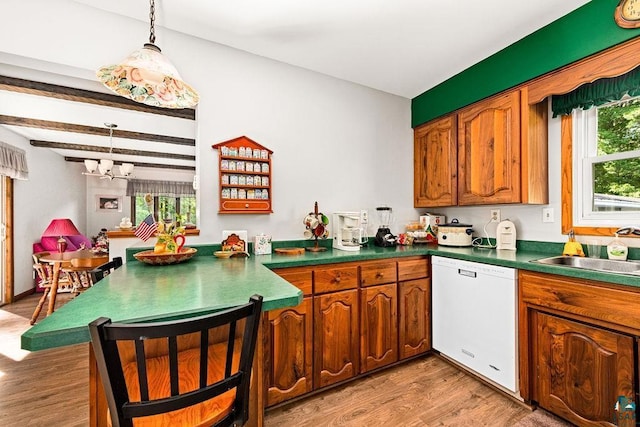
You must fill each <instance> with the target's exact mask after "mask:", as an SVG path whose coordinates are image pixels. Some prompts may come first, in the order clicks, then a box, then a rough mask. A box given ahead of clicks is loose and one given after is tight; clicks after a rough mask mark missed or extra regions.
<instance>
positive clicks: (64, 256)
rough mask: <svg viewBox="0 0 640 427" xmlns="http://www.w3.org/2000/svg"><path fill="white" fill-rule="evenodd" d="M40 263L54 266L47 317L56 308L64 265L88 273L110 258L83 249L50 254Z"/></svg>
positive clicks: (43, 257)
mask: <svg viewBox="0 0 640 427" xmlns="http://www.w3.org/2000/svg"><path fill="white" fill-rule="evenodd" d="M40 261H42V262H48V263H49V264H52V265H53V278H52V280H51V291H50V292H49V307H48V308H47V316H48V315H50V314H51V313H53V312H54V310H55V307H56V295H57V293H58V279H59V278H60V269H61V268H62V265H63V264H65V263H67V264H70V265H72V266H73V267H76V268H79V269H85V270H87V271H89V270H93V269H94V268H96V267H97V266H99V265H102V264H104V263H105V262H108V261H109V256H108V255H104V254H94V253H93V252H91V251H90V250H88V249H81V250H79V251H72V252H62V253H60V252H50V253H49V255H43V256H41V257H40Z"/></svg>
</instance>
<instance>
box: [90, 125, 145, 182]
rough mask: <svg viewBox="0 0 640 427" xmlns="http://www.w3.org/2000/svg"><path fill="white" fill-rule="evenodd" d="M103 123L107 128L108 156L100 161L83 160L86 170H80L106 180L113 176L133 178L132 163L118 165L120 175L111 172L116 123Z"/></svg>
mask: <svg viewBox="0 0 640 427" xmlns="http://www.w3.org/2000/svg"><path fill="white" fill-rule="evenodd" d="M104 125H105V126H106V127H107V128H109V158H108V159H100V161H98V160H91V159H87V160H85V161H84V167H85V168H87V171H86V172H82V174H83V175H88V176H98V177H100V179H108V180H112V179H113V178H120V179H129V178H133V175H132V174H133V163H123V164H121V165H119V166H118V169H119V170H120V175H116V174H114V173H113V154H112V152H113V129H115V128H117V127H118V125H116V124H114V123H105V124H104Z"/></svg>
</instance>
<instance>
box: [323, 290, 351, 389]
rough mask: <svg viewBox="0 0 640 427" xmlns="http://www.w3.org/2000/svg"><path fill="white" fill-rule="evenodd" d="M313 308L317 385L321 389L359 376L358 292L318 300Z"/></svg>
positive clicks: (337, 294) (343, 292)
mask: <svg viewBox="0 0 640 427" xmlns="http://www.w3.org/2000/svg"><path fill="white" fill-rule="evenodd" d="M313 304H314V313H313V322H314V325H315V329H314V345H315V352H314V354H315V358H314V378H313V381H314V384H315V387H316V388H319V387H324V386H327V385H330V384H334V383H337V382H339V381H342V380H346V379H348V378H351V377H353V376H355V375H356V374H357V373H358V369H359V366H358V365H359V360H360V358H359V351H358V344H359V341H360V340H359V334H358V290H357V289H353V290H348V291H341V292H334V293H331V294H326V295H320V296H316V297H314V299H313Z"/></svg>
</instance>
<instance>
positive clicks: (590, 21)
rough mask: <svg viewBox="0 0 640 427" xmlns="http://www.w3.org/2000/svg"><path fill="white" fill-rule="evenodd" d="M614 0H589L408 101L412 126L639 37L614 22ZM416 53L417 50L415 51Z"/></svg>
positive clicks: (615, 3) (616, 2) (638, 31)
mask: <svg viewBox="0 0 640 427" xmlns="http://www.w3.org/2000/svg"><path fill="white" fill-rule="evenodd" d="M617 5H618V0H591V1H590V2H589V3H587V4H585V5H584V6H582V7H580V8H578V9H576V10H575V11H573V12H571V13H570V14H568V15H565V16H563V17H562V18H560V19H558V20H556V21H554V22H552V23H551V24H549V25H547V26H545V27H543V28H541V29H540V30H538V31H536V32H534V33H532V34H530V35H528V36H526V37H525V38H523V39H521V40H519V41H517V42H516V43H514V44H512V45H510V46H508V47H506V48H504V49H503V50H501V51H499V52H497V53H495V54H494V55H492V56H490V57H488V58H486V59H484V60H482V61H480V62H478V63H477V64H475V65H473V66H471V67H469V68H467V69H466V70H464V71H462V72H461V73H459V74H457V75H455V76H453V77H451V78H450V79H448V80H446V81H444V82H442V83H440V84H439V85H437V86H435V87H433V88H432V89H429V90H428V91H426V92H424V93H422V94H421V95H418V96H417V97H415V98H413V99H412V100H411V126H412V127H416V126H418V125H420V124H423V123H426V122H428V121H430V120H432V119H434V118H436V117H439V116H442V115H444V114H447V113H450V112H452V111H454V110H457V109H459V108H462V107H464V106H465V105H469V104H472V103H474V102H476V101H479V100H481V99H483V98H486V97H488V96H491V95H493V94H496V93H498V92H502V91H503V90H506V89H509V88H510V87H514V86H517V85H519V84H521V83H524V82H526V81H528V80H531V79H533V78H535V77H538V76H541V75H543V74H546V73H548V72H550V71H553V70H555V69H557V68H560V67H563V66H565V65H567V64H571V63H572V62H575V61H578V60H580V59H582V58H585V57H588V56H590V55H593V54H595V53H597V52H600V51H602V50H605V49H607V48H610V47H612V46H615V45H617V44H620V43H622V42H625V41H627V40H630V39H632V38H635V37H637V36H639V35H640V29H624V28H620V27H618V26H617V25H616V23H615V21H614V20H613V12H614V10H615V8H616V6H617ZM418 54H419V52H418Z"/></svg>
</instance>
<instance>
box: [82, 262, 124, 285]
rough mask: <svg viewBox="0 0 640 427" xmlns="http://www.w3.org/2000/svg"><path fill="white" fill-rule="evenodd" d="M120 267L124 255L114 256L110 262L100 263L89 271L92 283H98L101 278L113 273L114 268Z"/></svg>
mask: <svg viewBox="0 0 640 427" xmlns="http://www.w3.org/2000/svg"><path fill="white" fill-rule="evenodd" d="M120 267H122V257H119V256H117V257H114V258H113V259H112V260H111V261H109V262H106V263H104V264H102V265H99V266H98V267H96V268H94V269H93V270H91V271H90V272H89V276H90V278H91V283H92V284H96V283H98V282H99V281H100V280H102V279H103V278H104V276H107V275H109V274H111V272H113V270H116V269H118V268H120Z"/></svg>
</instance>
